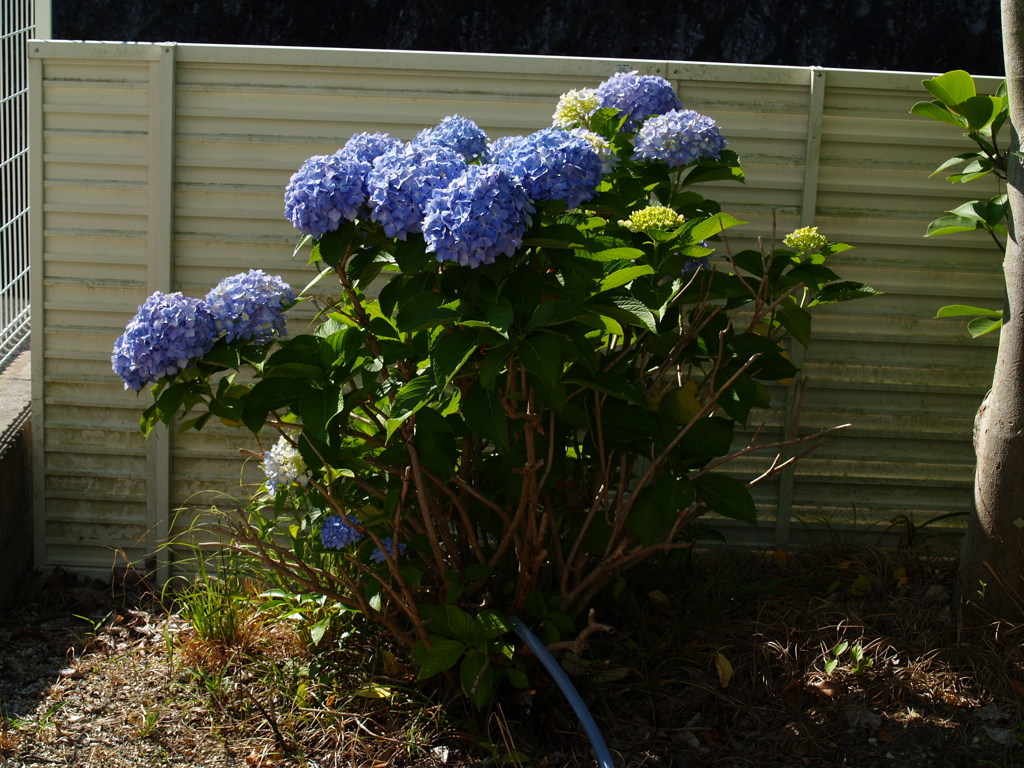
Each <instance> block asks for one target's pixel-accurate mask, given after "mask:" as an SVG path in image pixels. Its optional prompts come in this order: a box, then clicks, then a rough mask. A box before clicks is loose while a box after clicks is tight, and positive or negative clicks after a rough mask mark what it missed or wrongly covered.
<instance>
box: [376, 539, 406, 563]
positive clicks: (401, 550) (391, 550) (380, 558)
mask: <svg viewBox="0 0 1024 768" xmlns="http://www.w3.org/2000/svg"><path fill="white" fill-rule="evenodd" d="M380 543H381V544H383V545H384V548H385V549H386V550H387V551H388V554H389V555H391V559H392V560H397V559H398V558H399V557H401V556H402V555H404V554H405V544H403V543H401V542H399V543H398V554H397V555H396V554H395V540H394V539H393V538H391V537H390V536H388V537H387V538H386V539H381V540H380ZM370 559H371V560H373V562H375V563H383V562H384V553H383V552H381V551H380V547H374V548H373V552H372V553H371V554H370Z"/></svg>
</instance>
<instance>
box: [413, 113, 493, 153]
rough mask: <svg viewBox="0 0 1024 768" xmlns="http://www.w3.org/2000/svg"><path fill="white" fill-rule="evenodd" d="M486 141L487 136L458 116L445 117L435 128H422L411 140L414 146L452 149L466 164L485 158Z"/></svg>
mask: <svg viewBox="0 0 1024 768" xmlns="http://www.w3.org/2000/svg"><path fill="white" fill-rule="evenodd" d="M487 141H488V139H487V134H486V133H484V132H483V131H482V130H481V129H480V126H478V125H477V124H476V123H474V122H473V121H472V120H470V119H469V118H466V117H459V116H458V115H450V116H449V117H446V118H445V119H444V120H442V121H441V122H440V123H438V125H437V127H436V128H424V129H423V130H422V131H420V132H419V133H417V134H416V138H415V139H413V143H414V144H436V145H437V146H439V147H447V148H448V149H454V150H455V151H456V152H458V153H459V154H460V155H462V158H463V159H464V160H465V161H466V162H467V163H468V162H470V161H471V160H475V159H476V158H478V157H479V158H481V159H483V158H484V157H485V156H486V154H487Z"/></svg>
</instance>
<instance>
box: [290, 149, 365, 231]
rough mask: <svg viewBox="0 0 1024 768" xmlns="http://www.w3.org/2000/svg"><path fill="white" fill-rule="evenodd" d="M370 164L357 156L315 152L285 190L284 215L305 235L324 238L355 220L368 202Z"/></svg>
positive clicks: (293, 175)
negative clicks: (367, 184) (316, 153)
mask: <svg viewBox="0 0 1024 768" xmlns="http://www.w3.org/2000/svg"><path fill="white" fill-rule="evenodd" d="M367 170H368V166H367V164H366V163H364V162H360V161H358V160H356V159H355V158H354V157H348V156H344V157H343V156H341V155H339V154H338V153H335V154H333V155H314V156H313V157H311V158H309V160H307V161H306V162H305V163H303V164H302V167H301V168H299V170H298V171H297V172H295V173H294V174H292V178H291V181H289V182H288V186H287V187H286V188H285V192H284V215H285V217H286V218H287V219H288V220H289V221H291V223H292V225H293V226H294V227H295V228H296V229H297V230H299V232H301V233H302V234H304V235H312V236H313V237H315V238H321V237H323V236H324V235H325V234H327V233H328V232H333V231H335V230H336V229H337V228H338V227H339V226H341V221H342V219H347V220H349V221H352V220H354V219H355V218H356V217H357V216H358V214H359V209H360V207H361V206H362V205H363V203H364V202H366V171H367Z"/></svg>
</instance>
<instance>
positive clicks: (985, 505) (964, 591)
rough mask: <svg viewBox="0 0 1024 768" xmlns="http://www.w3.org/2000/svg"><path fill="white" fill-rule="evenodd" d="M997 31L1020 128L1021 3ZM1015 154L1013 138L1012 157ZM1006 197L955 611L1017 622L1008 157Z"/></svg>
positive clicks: (1019, 233) (1022, 218)
mask: <svg viewBox="0 0 1024 768" xmlns="http://www.w3.org/2000/svg"><path fill="white" fill-rule="evenodd" d="M1002 25H1003V58H1004V61H1005V64H1006V87H1007V94H1008V97H1009V103H1010V121H1011V122H1012V123H1013V125H1014V126H1018V127H1020V126H1024V0H1002ZM1019 146H1020V142H1019V138H1018V136H1017V133H1016V130H1014V131H1013V148H1014V150H1015V151H1019ZM1007 195H1008V196H1009V203H1010V216H1009V221H1008V224H1009V237H1007V240H1006V256H1005V258H1004V261H1003V274H1004V276H1005V279H1006V304H1005V307H1004V315H1003V327H1002V330H1001V332H1000V336H999V354H998V357H997V359H996V369H995V375H994V377H993V381H992V391H991V392H989V394H988V396H987V397H986V398H985V401H984V402H983V403H982V406H981V408H980V409H979V411H978V417H977V419H976V421H975V429H974V443H975V453H976V455H977V461H978V465H977V470H976V474H975V480H974V505H975V511H974V513H973V515H972V516H971V520H970V522H969V524H968V528H967V536H966V537H965V539H964V542H963V548H962V551H961V559H960V573H959V577H958V582H957V592H958V600H959V603H960V605H961V606H967V605H972V604H973V605H976V606H978V607H980V608H982V609H983V610H984V611H986V612H987V613H990V614H991V615H993V616H995V617H996V618H1000V619H1005V620H1009V621H1024V167H1022V166H1021V160H1020V158H1019V157H1015V156H1012V155H1011V156H1010V158H1009V168H1008V170H1007ZM982 583H984V586H982ZM979 593H980V594H979Z"/></svg>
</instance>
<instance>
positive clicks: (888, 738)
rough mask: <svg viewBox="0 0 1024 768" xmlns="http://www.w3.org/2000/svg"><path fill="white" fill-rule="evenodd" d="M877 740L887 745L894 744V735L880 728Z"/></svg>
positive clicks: (876, 734)
mask: <svg viewBox="0 0 1024 768" xmlns="http://www.w3.org/2000/svg"><path fill="white" fill-rule="evenodd" d="M875 738H876V739H878V740H879V741H884V742H885V743H886V744H892V743H893V741H894V739H893V737H892V734H891V733H889V732H888V731H887V730H885V729H883V728H879V729H878V730H877V731H875Z"/></svg>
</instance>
